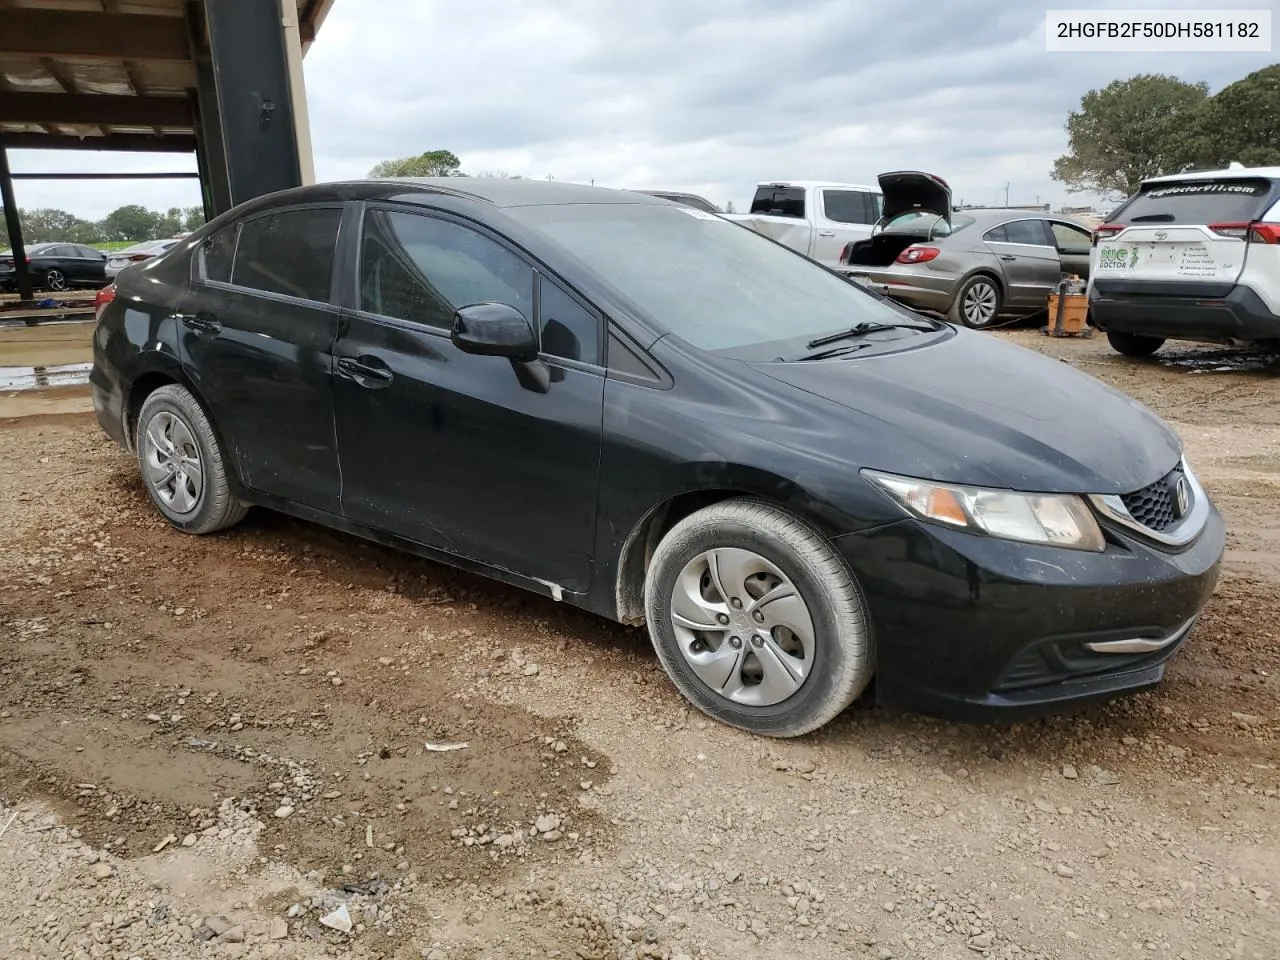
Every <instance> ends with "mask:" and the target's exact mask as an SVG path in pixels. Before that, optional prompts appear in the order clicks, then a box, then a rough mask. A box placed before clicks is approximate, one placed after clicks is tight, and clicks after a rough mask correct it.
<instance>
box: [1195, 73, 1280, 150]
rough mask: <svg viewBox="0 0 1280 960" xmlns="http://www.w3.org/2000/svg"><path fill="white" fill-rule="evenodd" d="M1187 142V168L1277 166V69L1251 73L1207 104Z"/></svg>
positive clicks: (1279, 133) (1279, 86)
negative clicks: (1233, 165)
mask: <svg viewBox="0 0 1280 960" xmlns="http://www.w3.org/2000/svg"><path fill="white" fill-rule="evenodd" d="M1191 126H1192V129H1191V131H1190V132H1189V136H1188V148H1187V154H1188V165H1194V166H1199V167H1205V168H1210V169H1212V168H1216V167H1225V166H1226V165H1227V164H1229V163H1231V162H1232V161H1233V160H1236V161H1239V162H1240V163H1242V164H1244V165H1245V166H1246V167H1267V166H1272V165H1276V164H1280V64H1272V65H1271V66H1269V67H1263V68H1262V69H1261V70H1256V71H1254V72H1253V73H1251V74H1249V75H1248V76H1247V77H1245V78H1244V79H1242V80H1237V81H1236V82H1235V83H1232V84H1229V85H1227V86H1225V87H1223V88H1222V89H1221V90H1219V91H1218V92H1217V93H1216V94H1214V95H1213V96H1212V97H1210V98H1209V100H1208V102H1207V103H1205V104H1204V106H1203V107H1202V108H1201V109H1200V110H1199V111H1198V112H1197V115H1196V118H1195V122H1194V123H1193V124H1192V125H1191Z"/></svg>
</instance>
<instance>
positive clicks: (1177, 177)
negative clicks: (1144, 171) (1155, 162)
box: [1142, 167, 1280, 183]
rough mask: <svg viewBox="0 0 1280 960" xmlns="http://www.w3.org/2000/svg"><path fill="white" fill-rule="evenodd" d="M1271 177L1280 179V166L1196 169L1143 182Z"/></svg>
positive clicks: (1151, 178)
mask: <svg viewBox="0 0 1280 960" xmlns="http://www.w3.org/2000/svg"><path fill="white" fill-rule="evenodd" d="M1233 177H1235V178H1249V179H1253V178H1256V177H1270V178H1272V179H1278V180H1280V167H1232V168H1230V169H1227V170H1195V171H1193V172H1191V173H1170V174H1166V175H1165V176H1163V177H1150V178H1148V179H1146V180H1143V181H1142V182H1143V183H1169V182H1170V181H1182V180H1225V179H1228V178H1233Z"/></svg>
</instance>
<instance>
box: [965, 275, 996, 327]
mask: <svg viewBox="0 0 1280 960" xmlns="http://www.w3.org/2000/svg"><path fill="white" fill-rule="evenodd" d="M998 300H999V295H998V294H997V293H996V288H995V287H994V286H992V285H991V284H990V283H988V282H987V281H986V280H978V281H975V282H974V283H972V284H970V285H969V288H968V289H967V290H965V292H964V300H963V301H962V303H961V309H962V310H963V311H964V318H965V321H966V322H967V323H968V324H969V325H970V326H973V327H985V326H986V325H987V324H989V323H990V322H991V321H992V320H993V319H995V315H996V303H997V302H998Z"/></svg>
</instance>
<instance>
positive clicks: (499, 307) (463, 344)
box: [449, 303, 538, 361]
mask: <svg viewBox="0 0 1280 960" xmlns="http://www.w3.org/2000/svg"><path fill="white" fill-rule="evenodd" d="M449 339H450V340H452V341H453V344H454V346H456V347H457V348H458V349H459V350H461V351H462V352H463V353H474V354H478V355H480V356H485V357H508V358H509V359H511V360H520V361H528V360H535V359H537V356H538V338H537V337H536V336H535V335H534V333H533V326H532V325H531V324H530V323H529V321H528V319H526V317H525V315H524V314H523V313H521V312H520V311H519V310H517V309H516V308H515V307H511V306H508V305H507V304H505V303H473V304H471V305H470V306H466V307H459V308H458V312H457V313H455V314H454V315H453V329H452V330H451V331H450V332H449Z"/></svg>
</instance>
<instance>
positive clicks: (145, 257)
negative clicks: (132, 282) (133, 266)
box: [129, 253, 151, 263]
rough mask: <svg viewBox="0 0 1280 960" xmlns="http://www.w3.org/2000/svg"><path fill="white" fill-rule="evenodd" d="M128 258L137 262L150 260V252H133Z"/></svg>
mask: <svg viewBox="0 0 1280 960" xmlns="http://www.w3.org/2000/svg"><path fill="white" fill-rule="evenodd" d="M129 259H130V260H132V261H133V262H134V263H137V262H138V261H139V260H150V259H151V254H149V253H135V254H134V255H133V256H131V257H130V258H129Z"/></svg>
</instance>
